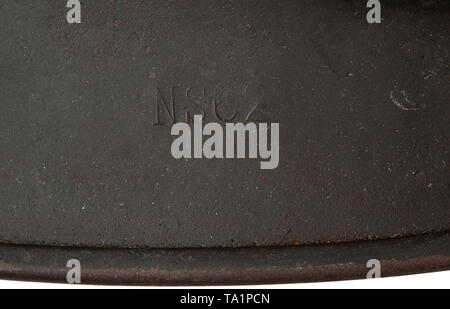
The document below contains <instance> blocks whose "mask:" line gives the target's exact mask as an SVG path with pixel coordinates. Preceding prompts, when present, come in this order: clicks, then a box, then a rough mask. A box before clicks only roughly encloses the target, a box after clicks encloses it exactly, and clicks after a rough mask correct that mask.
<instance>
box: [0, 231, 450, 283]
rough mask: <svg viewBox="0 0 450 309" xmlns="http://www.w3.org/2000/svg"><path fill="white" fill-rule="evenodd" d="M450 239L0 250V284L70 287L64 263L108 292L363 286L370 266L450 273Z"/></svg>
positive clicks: (391, 271) (392, 271)
mask: <svg viewBox="0 0 450 309" xmlns="http://www.w3.org/2000/svg"><path fill="white" fill-rule="evenodd" d="M449 240H450V232H443V233H433V234H427V235H421V236H413V237H405V238H397V239H387V240H373V241H370V240H368V241H358V242H350V243H339V244H323V245H299V246H290V247H271V248H263V247H259V248H258V247H254V248H216V249H206V248H205V249H169V250H166V249H113V248H111V249H106V248H103V249H100V248H67V247H41V246H22V245H7V244H4V245H0V278H1V279H6V280H21V281H40V282H55V283H66V282H67V281H66V276H67V273H68V271H69V268H68V267H67V262H68V261H69V260H71V259H77V260H79V261H80V264H81V283H83V284H105V285H155V286H173V285H179V286H186V285H244V284H276V283H302V282H321V281H337V280H352V279H365V278H367V273H368V271H369V270H370V268H368V266H367V262H368V261H369V260H373V259H376V260H378V261H380V263H381V277H390V276H400V275H408V274H419V273H425V272H434V271H444V270H450V241H449Z"/></svg>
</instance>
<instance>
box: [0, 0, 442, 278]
mask: <svg viewBox="0 0 450 309" xmlns="http://www.w3.org/2000/svg"><path fill="white" fill-rule="evenodd" d="M386 2H389V3H384V4H383V22H382V24H380V25H368V24H367V22H366V19H365V14H366V12H367V9H366V8H365V2H364V1H312V0H311V1H294V0H279V1H276V0H258V1H242V0H231V1H210V0H209V1H206V0H205V1H203V0H198V1H162V0H161V1H105V0H95V1H93V0H92V1H88V0H86V1H83V21H82V23H81V24H80V25H69V24H67V22H66V20H65V12H66V8H65V1H50V0H48V1H47V0H35V1H14V0H3V1H1V3H0V18H1V19H0V23H1V27H0V41H1V44H0V182H1V186H0V242H2V243H8V244H26V245H58V246H64V245H66V246H73V247H76V246H90V247H110V248H112V247H114V248H119V247H120V248H137V247H139V248H167V249H173V248H200V247H203V248H218V247H249V246H255V245H256V246H284V245H300V244H311V243H331V242H343V241H355V240H364V239H382V238H395V237H400V236H408V235H419V234H422V233H432V232H444V231H448V230H449V228H450V220H449V218H450V173H449V171H450V169H449V166H450V155H449V153H450V126H449V120H450V104H449V103H450V102H449V97H450V84H449V76H450V75H449V72H450V70H449V63H450V55H449V50H450V39H449V37H450V18H449V17H450V6H449V4H448V2H447V1H431V2H430V1H427V2H423V1H386ZM217 100H220V102H222V104H220V108H218V109H214V108H212V105H213V103H214V101H216V102H217ZM164 102H165V103H167V102H169V104H170V103H172V102H173V105H174V110H175V118H176V119H175V120H176V121H183V120H184V119H185V116H186V114H187V112H188V113H189V114H194V113H200V112H201V111H202V110H203V111H204V113H205V117H206V121H220V120H223V119H224V118H227V117H230V115H233V114H234V113H235V114H236V116H235V117H234V118H232V121H244V120H245V119H246V118H249V119H250V120H252V121H264V122H276V123H280V165H279V167H278V169H275V170H271V171H263V170H260V169H259V161H255V160H175V159H173V158H172V156H171V154H170V144H171V142H172V137H171V136H170V126H171V124H172V119H171V118H170V115H169V113H167V111H166V110H164V109H163V108H162V107H161V106H162V105H161V104H163V103H164ZM158 104H159V105H158ZM157 106H159V107H160V110H159V113H158V109H157ZM255 107H256V109H255ZM155 124H158V125H155ZM11 248H15V247H11ZM14 250H15V249H14ZM20 250H21V249H20ZM23 250H26V249H23ZM58 250H59V249H58ZM61 250H64V249H61ZM283 250H284V249H283ZM286 250H297V249H286ZM299 250H301V249H299ZM305 250H309V249H305ZM37 251H39V250H37ZM58 252H61V251H58ZM58 254H59V253H58ZM111 255H114V254H112V253H111ZM425 255H426V253H425V252H424V256H425ZM423 261H427V260H423ZM446 261H447V262H448V251H447V260H446ZM223 263H225V262H223ZM185 265H187V264H185ZM224 265H226V264H224ZM267 265H269V264H267ZM432 265H433V263H431V264H430V268H432V267H431V266H432ZM447 266H448V263H447ZM26 273H27V272H26ZM122 275H123V274H122ZM158 276H159V277H161V275H156V277H158ZM175 277H176V276H175ZM175 277H174V278H175ZM253 279H257V277H251V280H250V281H253ZM286 279H287V277H286ZM180 280H181V279H180ZM233 280H234V279H233ZM233 280H231V281H233ZM131 281H133V280H131ZM205 281H214V280H212V279H211V278H207V279H205Z"/></svg>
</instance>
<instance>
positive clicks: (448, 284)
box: [0, 271, 450, 289]
mask: <svg viewBox="0 0 450 309" xmlns="http://www.w3.org/2000/svg"><path fill="white" fill-rule="evenodd" d="M1 288H3V289H16V288H21V289H52V288H58V289H73V288H78V289H80V288H81V289H85V288H97V289H103V288H109V287H102V286H84V285H76V286H73V285H64V284H48V283H30V282H15V281H1V280H0V289H1ZM113 288H121V287H113ZM201 288H206V287H201ZM213 288H225V289H248V288H250V289H283V288H284V289H314V288H318V289H348V288H354V289H449V288H450V271H445V272H438V273H430V274H422V275H413V276H403V277H393V278H382V279H370V280H357V281H342V282H326V283H310V284H285V285H264V286H237V287H235V286H233V287H228V286H226V287H213ZM183 289H184V287H183Z"/></svg>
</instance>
